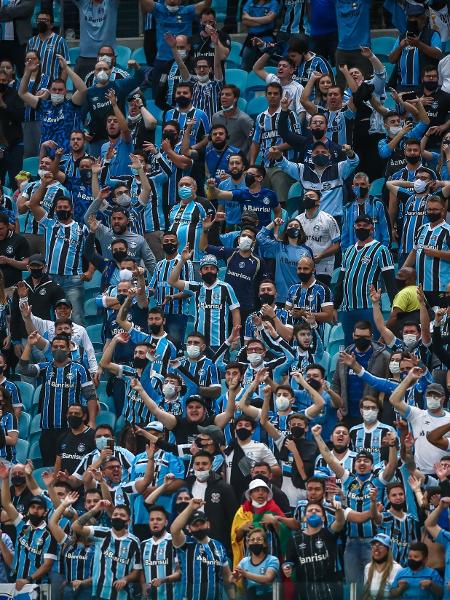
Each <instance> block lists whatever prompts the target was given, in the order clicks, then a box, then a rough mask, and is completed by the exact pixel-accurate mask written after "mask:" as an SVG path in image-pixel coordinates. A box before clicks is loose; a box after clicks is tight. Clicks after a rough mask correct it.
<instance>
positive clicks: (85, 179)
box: [80, 169, 92, 185]
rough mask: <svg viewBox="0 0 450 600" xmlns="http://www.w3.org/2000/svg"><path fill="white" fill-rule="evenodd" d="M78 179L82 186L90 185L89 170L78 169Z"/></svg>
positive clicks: (90, 175) (90, 174)
mask: <svg viewBox="0 0 450 600" xmlns="http://www.w3.org/2000/svg"><path fill="white" fill-rule="evenodd" d="M80 179H81V183H84V185H91V182H92V171H91V170H90V169H80Z"/></svg>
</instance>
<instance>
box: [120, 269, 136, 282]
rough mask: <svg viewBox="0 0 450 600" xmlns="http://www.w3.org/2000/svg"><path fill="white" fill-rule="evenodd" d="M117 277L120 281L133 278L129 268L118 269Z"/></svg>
mask: <svg viewBox="0 0 450 600" xmlns="http://www.w3.org/2000/svg"><path fill="white" fill-rule="evenodd" d="M119 279H120V281H131V280H132V279H133V273H132V272H131V271H130V269H120V271H119Z"/></svg>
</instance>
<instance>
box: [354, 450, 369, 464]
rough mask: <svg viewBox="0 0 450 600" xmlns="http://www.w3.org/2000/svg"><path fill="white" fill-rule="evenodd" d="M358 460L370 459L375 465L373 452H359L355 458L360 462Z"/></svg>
mask: <svg viewBox="0 0 450 600" xmlns="http://www.w3.org/2000/svg"><path fill="white" fill-rule="evenodd" d="M358 458H368V459H369V460H370V461H371V462H372V463H373V455H372V453H371V452H368V451H367V450H360V451H359V452H358V454H357V455H356V456H355V460H358Z"/></svg>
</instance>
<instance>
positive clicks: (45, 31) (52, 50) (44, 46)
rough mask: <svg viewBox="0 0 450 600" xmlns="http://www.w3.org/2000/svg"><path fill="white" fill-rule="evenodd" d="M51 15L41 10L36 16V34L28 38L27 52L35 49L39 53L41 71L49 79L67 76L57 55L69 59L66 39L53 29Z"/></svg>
mask: <svg viewBox="0 0 450 600" xmlns="http://www.w3.org/2000/svg"><path fill="white" fill-rule="evenodd" d="M53 27H54V23H53V17H52V15H51V14H50V13H47V12H45V11H44V10H41V12H40V13H39V14H38V16H37V22H36V28H37V31H38V34H37V35H35V36H34V37H32V38H30V39H29V40H28V44H27V50H26V51H27V52H30V51H31V50H33V51H35V52H37V53H38V55H39V59H40V67H41V73H43V74H45V75H48V77H49V79H50V81H52V80H53V79H58V77H61V78H63V79H64V80H65V79H66V78H67V71H63V69H62V68H61V65H60V63H59V60H58V58H57V55H58V54H60V55H61V56H63V57H64V58H65V59H66V60H67V61H68V60H69V49H68V47H67V43H66V40H65V39H64V38H63V37H62V36H60V35H59V34H57V33H54V31H53Z"/></svg>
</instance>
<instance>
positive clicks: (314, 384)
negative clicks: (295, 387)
mask: <svg viewBox="0 0 450 600" xmlns="http://www.w3.org/2000/svg"><path fill="white" fill-rule="evenodd" d="M308 384H309V385H310V386H311V387H312V389H313V390H316V392H318V391H319V390H320V388H321V387H322V384H321V383H320V381H317V379H308Z"/></svg>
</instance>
